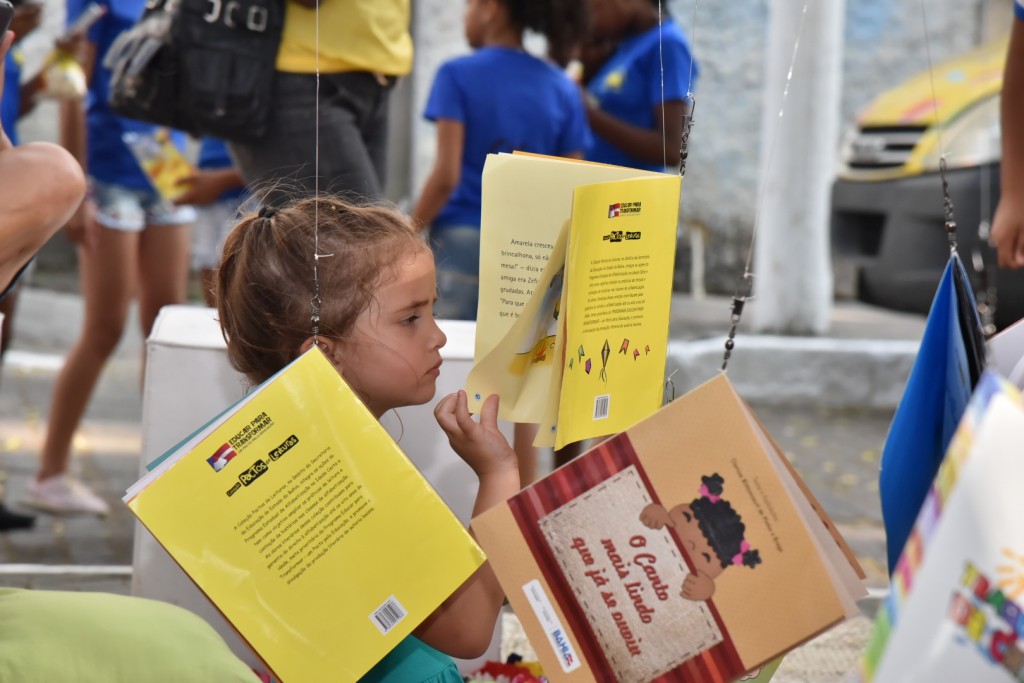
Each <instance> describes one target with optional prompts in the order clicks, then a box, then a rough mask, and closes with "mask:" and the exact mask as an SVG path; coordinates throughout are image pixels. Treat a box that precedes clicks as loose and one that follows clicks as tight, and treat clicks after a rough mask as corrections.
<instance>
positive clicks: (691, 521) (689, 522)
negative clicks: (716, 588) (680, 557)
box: [669, 505, 723, 578]
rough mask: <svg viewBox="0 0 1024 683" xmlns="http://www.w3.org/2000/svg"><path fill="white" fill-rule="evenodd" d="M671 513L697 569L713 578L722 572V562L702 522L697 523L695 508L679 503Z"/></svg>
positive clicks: (677, 531)
mask: <svg viewBox="0 0 1024 683" xmlns="http://www.w3.org/2000/svg"><path fill="white" fill-rule="evenodd" d="M669 514H670V515H671V516H672V522H673V524H674V528H675V532H676V533H677V534H679V539H680V540H681V541H682V542H683V547H684V548H685V549H686V552H687V554H689V556H690V560H691V561H692V562H693V564H694V567H695V568H696V570H697V571H698V572H699V573H701V574H706V575H707V576H710V577H711V578H715V577H716V576H718V575H719V574H721V573H722V571H723V567H722V563H721V562H720V561H719V559H718V555H717V554H716V553H715V549H714V548H712V547H711V543H709V542H708V539H707V538H706V537H705V536H704V532H703V531H701V530H700V524H698V523H697V518H696V516H694V514H693V508H691V507H690V506H689V505H677V506H676V507H674V508H672V510H670V511H669Z"/></svg>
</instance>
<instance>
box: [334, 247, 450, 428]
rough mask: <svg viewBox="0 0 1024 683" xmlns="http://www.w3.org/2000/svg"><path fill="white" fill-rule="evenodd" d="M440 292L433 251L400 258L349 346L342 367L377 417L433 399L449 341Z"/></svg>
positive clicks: (341, 363)
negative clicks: (440, 320) (439, 316)
mask: <svg viewBox="0 0 1024 683" xmlns="http://www.w3.org/2000/svg"><path fill="white" fill-rule="evenodd" d="M436 290H437V283H436V279H435V275H434V257H433V255H432V254H431V253H430V251H429V250H428V249H425V248H424V249H418V250H417V251H416V252H415V253H412V254H408V255H406V256H403V257H400V258H399V261H398V263H397V270H396V274H395V276H394V278H392V279H391V280H390V281H387V282H385V283H384V284H383V285H382V286H381V287H380V289H378V290H377V294H376V296H375V297H374V300H373V301H372V302H371V304H370V306H369V307H368V308H367V309H366V310H365V311H363V312H362V313H361V314H360V315H359V318H358V319H357V320H356V324H355V326H354V328H353V330H352V335H351V341H349V342H347V343H345V344H344V347H343V354H342V357H341V358H339V359H338V362H337V366H338V368H339V370H340V371H341V374H342V376H343V377H344V378H345V381H347V382H348V383H349V384H350V385H351V386H352V388H353V389H354V390H355V391H356V393H357V394H358V395H359V397H360V398H361V399H362V400H363V402H364V403H365V404H366V407H367V408H369V409H370V411H371V412H372V413H373V414H374V415H375V416H376V417H378V418H379V417H380V416H381V415H383V414H384V413H385V412H387V411H388V410H390V409H392V408H398V407H400V406H409V405H420V404H423V403H426V402H428V401H429V400H430V399H432V398H433V397H434V391H435V383H436V381H437V377H438V375H439V374H440V370H441V347H443V346H444V345H445V342H446V341H447V338H446V337H445V335H444V333H443V332H442V331H441V328H439V327H438V326H437V322H436V321H435V320H434V302H435V301H436V300H437V295H436Z"/></svg>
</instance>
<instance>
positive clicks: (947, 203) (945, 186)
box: [939, 156, 957, 253]
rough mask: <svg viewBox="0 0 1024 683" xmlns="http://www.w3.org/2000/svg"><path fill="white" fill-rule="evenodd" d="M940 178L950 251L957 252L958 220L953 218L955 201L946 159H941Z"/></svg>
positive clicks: (942, 157) (943, 157)
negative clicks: (947, 172) (950, 193)
mask: <svg viewBox="0 0 1024 683" xmlns="http://www.w3.org/2000/svg"><path fill="white" fill-rule="evenodd" d="M939 177H940V178H942V209H943V212H944V213H945V217H946V223H945V228H946V239H948V240H949V251H950V252H951V253H952V252H955V251H956V250H957V244H956V220H954V218H953V199H952V198H951V197H950V196H949V180H948V179H947V178H946V157H945V156H941V157H939Z"/></svg>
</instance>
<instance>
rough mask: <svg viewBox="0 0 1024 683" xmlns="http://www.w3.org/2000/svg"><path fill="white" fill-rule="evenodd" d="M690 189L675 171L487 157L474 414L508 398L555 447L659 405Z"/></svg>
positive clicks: (510, 410)
mask: <svg viewBox="0 0 1024 683" xmlns="http://www.w3.org/2000/svg"><path fill="white" fill-rule="evenodd" d="M679 189H680V178H679V176H676V175H668V174H663V173H654V172H650V171H639V170H635V169H628V168H622V167H616V166H606V165H601V164H588V163H584V162H577V161H570V160H564V159H555V158H550V157H539V156H534V155H520V154H512V155H508V154H500V155H492V156H490V157H488V159H487V163H486V165H485V167H484V176H483V213H482V224H481V248H480V307H479V312H478V315H477V337H476V349H475V354H474V366H473V369H472V370H471V371H470V374H469V377H468V379H467V383H466V390H467V393H468V394H469V397H470V410H474V409H478V408H479V406H480V404H481V403H482V400H483V398H484V397H486V396H488V395H490V394H498V395H500V396H501V416H502V417H503V418H505V419H508V420H511V421H513V422H526V423H538V424H540V425H541V428H540V430H539V434H538V438H537V445H538V446H550V445H554V446H556V447H561V446H562V445H564V444H566V443H570V442H573V441H579V440H582V439H587V438H591V437H594V436H600V435H605V434H612V433H615V432H618V431H621V430H622V429H625V428H626V427H628V426H629V425H631V424H634V423H635V422H637V421H639V420H640V419H642V418H644V417H646V416H647V415H649V414H651V413H652V412H654V411H655V410H657V408H658V406H660V405H661V401H662V384H663V381H664V374H665V359H666V353H667V345H668V324H669V306H670V303H671V292H672V272H673V267H674V262H675V244H676V223H677V220H678V212H679Z"/></svg>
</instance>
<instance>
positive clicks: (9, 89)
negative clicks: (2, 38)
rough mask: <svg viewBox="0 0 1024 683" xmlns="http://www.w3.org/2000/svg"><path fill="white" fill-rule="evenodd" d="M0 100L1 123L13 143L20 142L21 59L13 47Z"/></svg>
mask: <svg viewBox="0 0 1024 683" xmlns="http://www.w3.org/2000/svg"><path fill="white" fill-rule="evenodd" d="M2 97H3V99H2V100H0V124H2V125H3V128H4V131H5V132H6V133H7V137H9V138H10V139H11V142H12V143H13V144H15V145H16V144H18V128H17V124H18V114H19V113H20V110H21V59H20V55H18V54H15V51H14V50H13V49H11V50H9V51H8V52H7V58H6V59H5V60H4V91H3V94H2Z"/></svg>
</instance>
